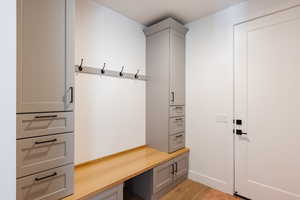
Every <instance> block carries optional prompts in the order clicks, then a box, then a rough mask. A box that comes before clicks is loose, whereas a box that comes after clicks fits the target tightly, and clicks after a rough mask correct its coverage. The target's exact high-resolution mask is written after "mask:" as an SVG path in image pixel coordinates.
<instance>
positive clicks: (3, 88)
mask: <svg viewBox="0 0 300 200" xmlns="http://www.w3.org/2000/svg"><path fill="white" fill-rule="evenodd" d="M0 25H1V27H2V28H1V31H0V44H1V48H0V58H1V62H2V67H1V69H2V72H1V73H0V93H1V100H0V110H1V115H0V124H1V140H0V163H1V164H0V177H1V179H0V194H1V199H7V200H14V199H16V1H5V2H1V6H0Z"/></svg>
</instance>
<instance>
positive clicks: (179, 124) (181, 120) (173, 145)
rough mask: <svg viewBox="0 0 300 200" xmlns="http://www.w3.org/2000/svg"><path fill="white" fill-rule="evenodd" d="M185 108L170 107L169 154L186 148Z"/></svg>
mask: <svg viewBox="0 0 300 200" xmlns="http://www.w3.org/2000/svg"><path fill="white" fill-rule="evenodd" d="M184 113H185V109H184V106H170V111H169V115H170V118H169V152H170V153H172V152H175V151H177V150H179V149H182V148H183V147H185V132H184V131H185V117H184Z"/></svg>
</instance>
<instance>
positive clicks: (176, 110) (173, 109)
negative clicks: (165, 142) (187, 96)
mask: <svg viewBox="0 0 300 200" xmlns="http://www.w3.org/2000/svg"><path fill="white" fill-rule="evenodd" d="M184 113H185V111H184V106H170V117H181V116H184Z"/></svg>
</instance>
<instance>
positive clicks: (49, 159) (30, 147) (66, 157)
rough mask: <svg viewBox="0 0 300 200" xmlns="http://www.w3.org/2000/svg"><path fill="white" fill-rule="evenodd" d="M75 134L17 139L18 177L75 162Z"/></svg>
mask: <svg viewBox="0 0 300 200" xmlns="http://www.w3.org/2000/svg"><path fill="white" fill-rule="evenodd" d="M73 154H74V134H73V133H67V134H58V135H50V136H43V137H36V138H29V139H22V140H17V177H23V176H27V175H30V174H34V173H37V172H40V171H44V170H47V169H50V168H55V167H59V166H62V165H65V164H69V163H73V160H74V157H73Z"/></svg>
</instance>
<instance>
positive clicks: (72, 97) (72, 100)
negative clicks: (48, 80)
mask: <svg viewBox="0 0 300 200" xmlns="http://www.w3.org/2000/svg"><path fill="white" fill-rule="evenodd" d="M70 91H71V100H70V103H74V88H73V87H72V86H71V87H70Z"/></svg>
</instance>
